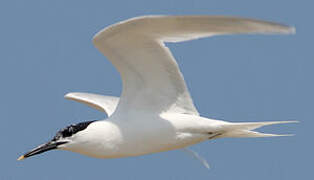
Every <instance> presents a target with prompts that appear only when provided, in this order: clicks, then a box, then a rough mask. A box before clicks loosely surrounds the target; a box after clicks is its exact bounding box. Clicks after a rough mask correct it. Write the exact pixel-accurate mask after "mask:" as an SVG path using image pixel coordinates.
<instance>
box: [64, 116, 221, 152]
mask: <svg viewBox="0 0 314 180" xmlns="http://www.w3.org/2000/svg"><path fill="white" fill-rule="evenodd" d="M136 117H142V118H145V119H146V120H145V121H143V120H142V119H139V118H136ZM115 118H117V120H116V119H115ZM124 118H128V119H125V120H124V119H122V118H120V117H115V116H111V117H110V118H109V119H108V120H105V121H97V122H95V123H92V124H91V125H90V126H88V127H87V129H86V130H84V131H82V132H78V133H77V134H76V135H75V136H73V143H71V144H70V146H66V147H64V149H65V150H71V151H74V152H77V153H80V154H84V155H87V156H91V157H96V158H118V157H126V156H138V155H143V154H149V153H156V152H161V151H168V150H173V149H179V148H184V147H186V146H190V145H193V144H196V143H199V142H201V141H204V140H208V139H209V138H210V137H212V136H214V134H212V133H210V132H211V130H212V131H213V132H217V130H218V129H219V127H220V125H221V124H224V123H225V122H223V121H217V120H210V119H206V118H202V117H200V116H194V115H185V114H181V115H178V114H163V115H161V116H160V117H158V116H151V115H150V114H141V116H139V114H137V116H135V117H132V116H131V117H124ZM120 119H121V120H120ZM91 139H92V141H91Z"/></svg>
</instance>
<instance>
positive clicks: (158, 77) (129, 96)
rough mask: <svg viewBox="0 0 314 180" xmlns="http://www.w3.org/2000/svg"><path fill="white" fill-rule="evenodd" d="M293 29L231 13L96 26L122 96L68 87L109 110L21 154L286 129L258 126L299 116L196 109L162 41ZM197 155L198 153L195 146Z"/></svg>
mask: <svg viewBox="0 0 314 180" xmlns="http://www.w3.org/2000/svg"><path fill="white" fill-rule="evenodd" d="M294 32H295V29H294V28H293V27H289V26H285V25H281V24H277V23H272V22H266V21H260V20H254V19H247V18H240V17H230V16H142V17H136V18H132V19H129V20H126V21H122V22H119V23H117V24H114V25H111V26H109V27H107V28H105V29H103V30H102V31H100V32H98V33H97V34H96V35H95V36H94V38H93V43H94V45H95V46H96V48H97V49H98V50H99V51H100V52H101V53H103V54H104V55H105V56H106V57H107V58H108V60H110V61H111V63H112V64H113V65H114V66H115V68H117V70H118V71H119V73H120V75H121V78H122V82H123V90H122V94H121V97H120V98H118V97H113V96H103V95H98V94H91V93H77V92H75V93H68V94H66V95H65V98H66V99H71V100H74V101H78V102H81V103H84V104H87V105H89V106H91V107H93V108H96V109H98V110H100V111H103V112H105V113H107V115H108V118H107V119H105V120H99V121H89V122H82V123H78V124H73V125H70V126H68V127H66V128H64V129H62V130H60V131H59V132H57V134H56V135H55V137H53V139H52V140H50V141H49V142H47V143H45V144H42V145H40V146H38V147H36V148H35V149H33V150H31V151H30V152H28V153H26V154H24V155H22V156H20V157H19V158H18V160H22V159H24V158H28V157H30V156H33V155H36V154H40V153H43V152H46V151H48V150H53V149H62V150H68V151H72V152H76V153H80V154H83V155H87V156H90V157H95V158H121V157H128V156H139V155H144V154H150V153H157V152H162V151H169V150H174V149H182V148H186V147H188V146H191V145H193V144H197V143H200V142H202V141H206V140H211V139H217V138H224V137H272V136H286V135H277V134H265V133H260V132H257V131H255V129H257V128H260V127H262V126H266V125H273V124H282V123H292V122H296V121H270V122H227V121H221V120H215V119H209V118H206V117H202V116H200V115H199V113H198V111H197V109H196V108H195V106H194V104H193V101H192V99H191V96H190V94H189V91H188V89H187V87H186V84H185V82H184V79H183V76H182V74H181V72H180V70H179V67H178V64H177V62H176V60H175V59H174V57H173V56H172V54H171V52H170V50H169V49H168V48H167V47H166V46H165V44H164V42H181V41H187V40H193V39H197V38H203V37H211V36H215V35H222V34H244V33H249V34H256V33H261V34H291V33H294ZM190 152H191V151H190ZM192 153H194V152H192ZM194 156H195V157H197V158H199V159H200V157H199V156H198V155H197V154H196V153H194ZM201 161H203V160H202V159H201ZM203 163H204V165H205V166H208V165H207V163H206V162H205V161H203Z"/></svg>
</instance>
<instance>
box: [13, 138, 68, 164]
mask: <svg viewBox="0 0 314 180" xmlns="http://www.w3.org/2000/svg"><path fill="white" fill-rule="evenodd" d="M65 143H67V142H54V141H50V142H48V143H46V144H42V145H40V146H38V147H36V148H35V149H33V150H31V151H29V152H28V153H26V154H24V155H22V156H20V157H19V158H18V159H17V160H18V161H19V160H22V159H25V158H28V157H31V156H34V155H36V154H40V153H43V152H46V151H50V150H53V149H57V147H58V146H59V145H61V144H65Z"/></svg>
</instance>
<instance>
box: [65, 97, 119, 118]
mask: <svg viewBox="0 0 314 180" xmlns="http://www.w3.org/2000/svg"><path fill="white" fill-rule="evenodd" d="M64 97H65V98H66V99H70V100H74V101H77V102H80V103H84V104H86V105H88V106H90V107H92V108H95V109H98V110H100V111H103V112H105V113H106V114H107V116H108V117H109V116H111V114H112V113H113V112H114V111H115V109H116V107H117V105H118V103H119V98H118V97H115V96H103V95H99V94H92V93H82V92H72V93H68V94H66V95H65V96H64Z"/></svg>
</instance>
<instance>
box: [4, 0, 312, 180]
mask: <svg viewBox="0 0 314 180" xmlns="http://www.w3.org/2000/svg"><path fill="white" fill-rule="evenodd" d="M312 7H313V2H311V1H310V0H302V1H287V0H276V1H273V0H263V1H251V0H237V1H230V0H207V1H205V0H204V1H201V0H191V1H182V0H159V1H147V0H140V1H138V0H132V1H121V0H106V1H100V0H99V1H79V0H68V1H63V0H55V1H43V0H28V1H26V0H25V1H24V0H4V1H1V2H0V23H1V25H0V32H1V33H0V40H1V41H0V49H1V53H0V82H1V86H0V87H1V88H0V92H1V93H0V99H1V103H0V119H1V126H0V140H1V155H0V157H1V163H0V167H1V168H0V179H12V180H15V179H44V180H50V179H58V178H62V179H76V180H79V179H86V178H92V179H150V180H153V179H255V180H259V179H263V180H265V179H285V180H289V179H291V180H292V179H311V178H313V175H312V172H311V171H312V170H313V167H312V161H313V154H312V153H313V150H314V149H313V140H312V138H311V137H313V135H312V131H313V130H312V128H313V125H314V120H313V119H314V111H313V105H314V104H313V102H314V94H313V92H314V85H313V77H314V71H313V68H314V60H313V28H314V25H313V23H312V22H313V17H314V13H313V10H312ZM146 14H172V15H179V14H202V15H237V16H244V17H251V18H258V19H264V20H270V21H275V22H281V23H285V24H289V25H294V26H296V29H297V34H296V35H293V36H282V35H281V36H280V35H274V36H264V35H259V36H257V35H256V36H255V35H254V36H253V35H240V36H220V37H213V38H208V39H201V40H195V41H189V42H184V43H178V44H168V46H169V47H170V49H171V50H172V52H173V54H174V56H175V57H176V59H177V61H178V64H179V66H180V68H181V70H182V72H183V74H184V76H185V80H186V81H187V85H188V87H189V89H190V92H191V95H192V97H193V99H194V102H195V104H196V106H197V108H198V110H199V111H200V113H201V115H202V116H206V117H210V118H216V119H223V120H228V121H234V122H240V121H265V120H294V119H296V120H299V121H301V123H299V124H288V125H282V126H273V127H267V128H264V129H262V130H264V131H267V132H276V133H295V134H296V136H293V137H278V138H262V139H219V140H214V141H208V142H204V143H201V144H199V145H196V146H193V147H192V149H194V150H196V151H197V152H199V154H200V155H202V156H204V157H205V158H206V159H207V160H208V162H209V163H210V165H211V166H212V168H211V170H209V171H208V170H206V169H205V168H204V167H202V166H201V164H200V163H199V162H198V161H196V160H195V159H193V158H192V157H190V156H189V155H187V154H185V153H184V152H181V151H171V152H164V153H158V154H152V155H145V156H141V157H131V158H122V159H93V158H89V157H85V156H82V155H78V154H74V153H70V152H65V151H51V152H49V153H45V154H42V155H38V156H35V157H33V158H29V159H26V160H25V161H16V158H17V157H18V156H19V155H21V154H22V153H24V152H26V151H28V150H30V149H31V148H33V147H35V146H37V145H39V144H41V143H44V142H45V141H47V140H49V139H50V138H51V137H52V136H54V134H55V133H56V131H58V130H59V129H60V128H63V127H64V126H66V125H69V124H71V123H77V122H81V121H87V120H94V119H102V118H103V117H104V115H103V114H102V113H100V112H97V111H96V110H93V109H91V108H89V107H86V106H84V105H81V104H78V103H76V102H70V101H68V100H65V99H63V95H64V94H66V93H68V92H72V91H83V92H94V93H101V94H106V95H116V96H119V94H120V92H121V81H120V77H119V74H118V73H117V71H116V70H115V69H114V68H113V66H112V65H111V64H110V63H109V61H107V60H106V58H105V57H103V56H102V55H101V54H100V53H99V52H98V51H97V50H96V49H95V48H94V47H93V45H92V43H91V38H92V36H93V35H94V34H95V33H96V32H98V31H99V30H101V29H102V28H103V27H105V26H107V25H110V24H113V23H115V22H118V21H120V20H124V19H127V18H131V17H134V16H138V15H146ZM310 138H311V139H310ZM310 170H311V171H310Z"/></svg>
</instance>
